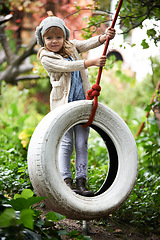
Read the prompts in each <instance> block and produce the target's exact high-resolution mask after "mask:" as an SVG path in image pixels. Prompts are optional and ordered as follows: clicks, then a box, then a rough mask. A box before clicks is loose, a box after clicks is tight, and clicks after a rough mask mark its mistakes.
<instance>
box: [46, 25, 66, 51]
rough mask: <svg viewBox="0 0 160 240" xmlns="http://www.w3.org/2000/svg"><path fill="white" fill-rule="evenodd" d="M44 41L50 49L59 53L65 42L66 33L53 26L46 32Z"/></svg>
mask: <svg viewBox="0 0 160 240" xmlns="http://www.w3.org/2000/svg"><path fill="white" fill-rule="evenodd" d="M43 37H44V43H45V46H46V48H47V49H48V50H49V51H52V52H55V53H59V52H61V49H62V47H63V43H64V33H63V31H62V30H61V29H60V28H58V27H51V28H49V30H48V31H47V32H46V33H45V34H44V36H43Z"/></svg>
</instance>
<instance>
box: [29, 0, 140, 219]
mask: <svg viewBox="0 0 160 240" xmlns="http://www.w3.org/2000/svg"><path fill="white" fill-rule="evenodd" d="M120 1H121V0H120ZM121 4H122V1H121ZM101 70H102V69H101ZM94 100H95V102H94V106H93V103H92V101H90V100H81V101H75V102H71V103H68V104H65V105H63V106H60V107H58V108H56V109H55V110H53V111H51V112H50V113H48V114H47V115H46V116H45V117H44V118H43V119H42V121H41V122H40V123H39V124H38V126H37V127H36V129H35V131H34V133H33V135H32V138H31V140H30V144H29V148H28V171H29V176H30V180H31V183H32V185H33V188H34V190H35V192H36V194H37V195H39V196H44V197H47V198H46V199H45V204H46V206H47V207H48V209H50V210H52V211H55V212H58V213H61V214H62V215H65V216H66V217H67V218H70V219H76V220H91V219H97V218H101V217H104V216H106V215H107V214H109V213H111V212H113V211H115V210H116V209H118V208H119V207H120V206H121V205H122V204H123V203H124V202H125V200H126V199H127V198H128V197H129V195H130V193H131V192H132V190H133V187H134V185H135V182H136V179H137V174H138V154H137V147H136V143H135V140H134V137H133V135H132V133H131V131H130V130H129V128H128V126H127V125H126V124H125V122H124V121H123V120H122V119H121V118H120V117H119V116H118V115H117V114H116V113H115V112H114V111H113V110H112V109H110V108H109V107H107V106H105V105H104V104H101V103H99V104H98V105H96V103H97V101H96V100H97V97H95V96H94ZM95 106H96V108H95ZM93 110H94V111H93ZM91 112H92V114H91V116H90V113H91ZM89 116H90V118H89ZM91 118H92V119H91ZM93 118H94V119H93ZM88 119H89V121H88ZM87 121H88V122H87ZM77 124H81V125H85V126H88V125H90V127H91V128H93V129H94V130H95V131H96V132H97V133H99V135H100V136H101V137H102V139H103V140H104V142H105V145H106V148H107V150H108V153H109V171H108V174H106V175H107V176H106V180H105V181H104V183H103V185H102V186H101V188H100V189H99V190H98V191H97V192H96V193H95V195H94V196H93V197H85V196H81V195H78V194H76V193H75V192H74V191H72V190H71V189H70V188H69V187H68V186H67V185H66V183H65V182H64V180H63V179H62V176H61V173H60V170H59V163H58V155H59V154H58V153H59V148H60V143H61V140H62V137H63V135H64V134H65V133H66V132H67V131H68V130H69V129H70V128H72V127H73V126H75V125H77Z"/></svg>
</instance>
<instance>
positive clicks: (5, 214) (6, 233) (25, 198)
mask: <svg viewBox="0 0 160 240" xmlns="http://www.w3.org/2000/svg"><path fill="white" fill-rule="evenodd" d="M44 199H45V197H38V196H34V193H33V192H32V191H31V190H30V189H24V190H23V191H22V193H21V194H19V195H18V194H16V195H15V196H14V199H7V198H6V197H4V196H3V195H2V194H1V195H0V238H3V239H13V240H14V239H33V240H34V239H39V240H41V239H44V240H45V239H55V240H56V239H57V240H58V239H62V238H61V237H62V236H66V237H67V238H66V239H71V238H72V239H73V238H76V239H82V240H87V239H91V238H90V237H88V236H83V235H81V234H79V232H78V231H71V232H68V231H67V229H66V228H64V227H63V226H62V225H61V224H60V223H57V222H59V221H60V220H62V219H64V218H65V216H63V215H61V214H59V213H55V212H48V213H46V215H45V218H43V219H42V216H41V215H42V212H41V211H40V210H38V208H39V204H40V203H41V201H42V200H44ZM56 223H57V224H56Z"/></svg>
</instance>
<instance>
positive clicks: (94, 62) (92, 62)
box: [84, 55, 107, 68]
mask: <svg viewBox="0 0 160 240" xmlns="http://www.w3.org/2000/svg"><path fill="white" fill-rule="evenodd" d="M106 59H107V57H106V56H104V55H102V56H101V57H98V58H94V59H89V60H85V61H84V66H85V68H88V67H91V66H97V67H104V66H105V63H106Z"/></svg>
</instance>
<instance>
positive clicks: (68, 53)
mask: <svg viewBox="0 0 160 240" xmlns="http://www.w3.org/2000/svg"><path fill="white" fill-rule="evenodd" d="M69 36H70V31H69V29H68V28H67V27H66V26H65V23H64V21H63V20H61V19H60V18H58V17H53V16H51V17H47V18H45V19H44V20H43V21H42V22H41V23H40V25H39V26H38V27H37V28H36V37H37V43H38V44H39V45H41V46H42V48H41V49H40V50H39V53H38V58H39V59H40V61H41V64H42V65H43V67H44V68H45V70H46V71H47V73H48V75H49V77H50V82H51V84H52V91H51V94H50V107H51V110H53V109H54V108H56V107H58V106H60V105H62V104H66V103H68V102H72V101H78V100H83V99H85V98H86V97H85V95H86V92H87V90H89V89H90V88H91V86H90V83H89V80H88V74H87V71H86V69H87V68H88V67H90V66H97V67H103V66H104V65H105V63H106V56H101V57H98V58H93V59H90V60H81V58H80V56H79V53H82V52H86V51H88V50H90V49H92V48H96V47H98V46H100V45H101V44H103V43H104V42H105V41H106V39H107V36H108V37H109V38H110V39H112V38H114V36H115V30H114V29H111V28H109V29H108V30H107V33H106V34H104V35H100V36H96V37H92V38H90V39H88V40H83V41H80V40H76V39H74V40H69ZM73 133H74V138H75V152H76V159H75V166H76V169H75V170H76V176H75V178H76V189H74V187H73V180H72V177H71V176H72V174H71V171H70V159H71V154H72V152H73ZM88 136H89V128H82V127H81V126H80V125H76V126H74V127H73V128H71V129H70V130H69V131H68V132H67V133H66V134H65V136H64V137H63V139H62V142H61V147H60V153H59V167H60V171H61V174H62V177H63V179H64V181H65V182H66V184H67V185H68V186H69V187H70V188H71V189H73V190H74V191H75V192H76V193H78V194H81V195H83V196H93V192H92V191H89V190H87V188H86V179H87V165H88V145H87V143H88Z"/></svg>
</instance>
